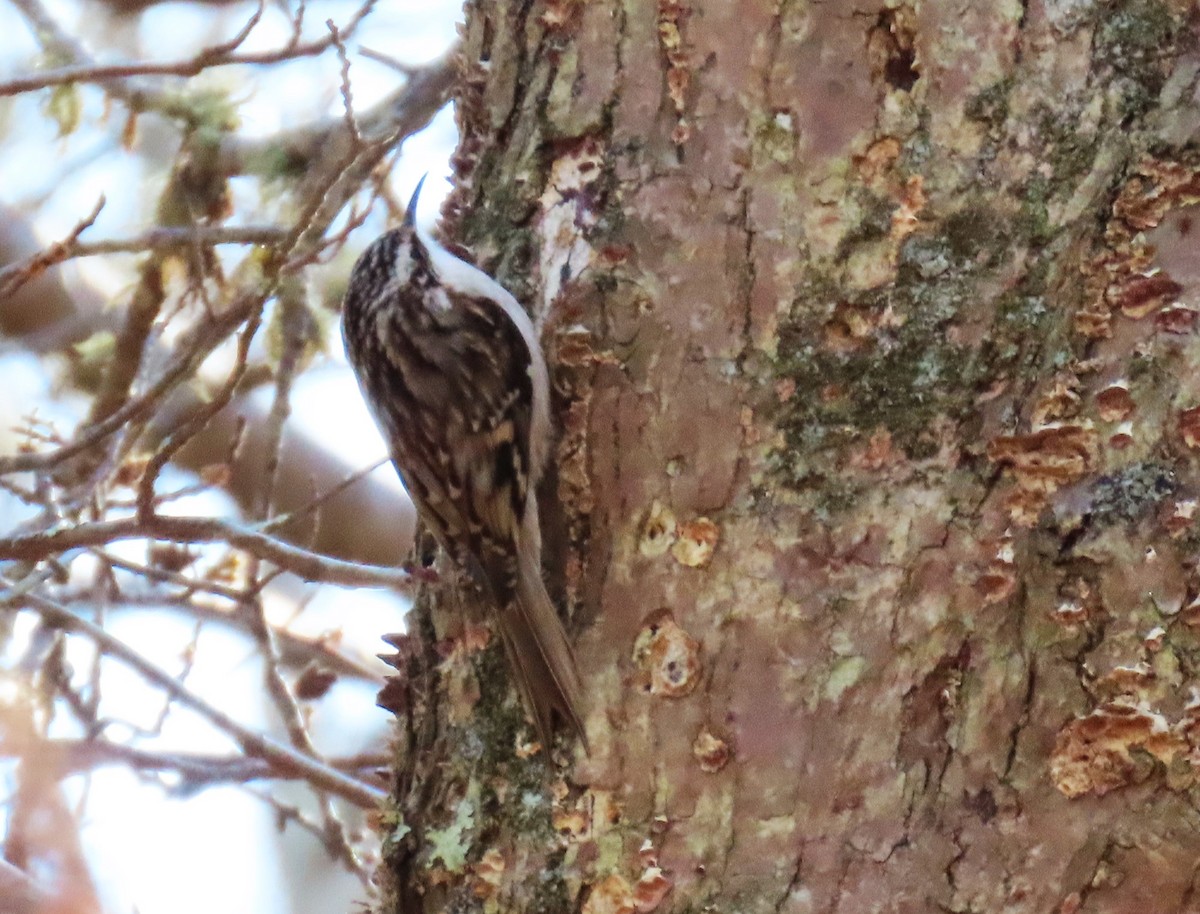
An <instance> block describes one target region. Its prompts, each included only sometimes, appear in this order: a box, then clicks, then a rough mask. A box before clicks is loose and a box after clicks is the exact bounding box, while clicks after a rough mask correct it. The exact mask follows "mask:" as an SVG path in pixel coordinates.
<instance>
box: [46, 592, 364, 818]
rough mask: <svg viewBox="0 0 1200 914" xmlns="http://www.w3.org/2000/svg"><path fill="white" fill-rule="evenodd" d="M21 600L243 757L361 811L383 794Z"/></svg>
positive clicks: (52, 609) (92, 632) (72, 618)
mask: <svg viewBox="0 0 1200 914" xmlns="http://www.w3.org/2000/svg"><path fill="white" fill-rule="evenodd" d="M23 602H24V604H25V605H26V606H28V607H30V608H31V609H33V610H34V611H35V612H37V613H38V614H39V615H40V616H41V617H42V618H43V619H44V620H45V621H46V622H47V623H48V624H50V625H52V626H54V627H55V628H58V629H61V630H62V631H65V632H71V633H74V634H77V635H82V636H84V637H86V638H88V639H89V640H91V641H92V642H93V643H94V644H95V645H96V647H97V648H99V649H100V650H101V651H102V652H103V653H105V654H107V655H108V656H110V657H113V658H115V659H117V660H120V661H121V662H122V663H124V664H126V665H127V666H129V667H130V668H131V669H133V670H135V671H136V672H137V673H138V674H139V675H141V676H142V678H144V679H145V680H147V681H148V682H150V683H152V684H153V685H155V686H157V687H158V688H160V689H163V690H164V691H165V692H166V693H167V694H168V695H170V696H171V698H172V699H173V700H174V701H175V702H177V703H178V704H180V705H182V706H184V707H186V708H189V709H191V710H192V711H195V712H196V713H198V714H199V715H201V716H202V717H203V718H205V719H206V720H207V721H209V722H210V723H211V724H213V725H214V726H215V727H217V728H218V729H220V730H222V731H224V732H225V733H227V734H229V735H230V736H231V737H232V738H233V739H235V740H236V741H237V743H238V745H240V746H241V747H242V749H243V750H245V751H246V752H247V753H249V754H250V755H252V756H255V757H257V758H261V759H263V760H265V761H267V762H268V763H270V764H271V765H273V766H275V768H276V770H277V771H279V772H281V773H288V772H290V773H291V774H292V776H299V777H302V778H304V780H306V781H308V782H309V783H310V784H311V785H312V786H313V787H316V788H318V789H320V790H325V791H328V792H329V793H332V794H334V795H336V796H340V797H342V798H343V799H345V800H348V801H349V802H351V803H354V804H355V805H357V806H361V807H363V808H364V809H373V808H375V807H376V806H378V805H379V803H380V802H381V801H382V800H383V799H384V798H385V797H386V796H387V794H386V792H385V791H383V790H380V789H379V788H377V787H374V786H372V785H370V784H367V783H365V782H363V781H360V780H357V779H355V778H352V777H349V776H348V775H346V774H344V773H342V772H340V771H337V770H336V769H334V768H332V767H330V766H329V765H327V764H325V763H323V762H319V761H317V760H316V759H313V758H309V757H308V756H305V755H304V754H302V753H299V752H296V751H295V750H294V749H291V748H289V747H287V746H285V745H283V744H282V743H279V742H276V741H275V740H273V739H271V738H270V737H269V736H264V735H263V734H261V733H256V732H255V731H253V730H251V729H250V728H248V727H245V726H243V725H242V724H239V723H238V722H237V721H235V720H234V719H233V718H232V717H230V716H229V715H228V714H226V713H225V712H223V711H220V710H219V709H217V708H215V707H213V706H212V705H211V704H209V703H208V702H207V701H205V700H204V699H203V698H201V697H200V696H199V695H197V694H196V693H195V692H193V691H191V690H190V689H188V688H186V687H185V686H182V685H180V684H179V682H177V681H176V679H175V677H174V676H172V675H171V674H170V673H168V672H166V671H165V670H163V669H161V668H159V667H157V666H155V665H153V664H152V663H150V662H149V661H147V660H146V659H145V658H144V657H143V656H142V655H141V654H139V653H138V652H137V651H135V650H133V649H132V648H131V647H129V646H128V645H127V644H125V643H124V642H123V641H121V640H120V639H118V638H116V637H114V636H113V635H111V634H109V633H108V632H107V631H105V630H104V629H103V628H101V627H100V626H98V625H96V624H95V623H93V622H89V621H88V620H86V619H84V618H82V617H80V616H77V615H75V614H74V613H72V612H71V611H70V610H69V609H67V608H66V607H64V606H61V605H59V604H58V603H55V602H54V601H53V600H49V599H47V598H45V597H42V596H38V595H36V594H28V595H26V597H25V598H24V600H23Z"/></svg>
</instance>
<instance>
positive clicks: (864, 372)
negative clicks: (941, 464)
mask: <svg viewBox="0 0 1200 914" xmlns="http://www.w3.org/2000/svg"><path fill="white" fill-rule="evenodd" d="M1028 231H1029V228H1028V226H1026V225H1024V224H1023V223H1022V222H1021V220H1020V219H1017V218H1006V217H1005V216H1004V215H1003V214H1000V213H997V212H995V211H993V210H991V209H989V208H988V207H986V206H984V205H983V204H982V203H981V202H980V201H973V202H968V203H967V204H966V205H965V206H963V207H962V208H961V209H960V210H959V211H958V212H957V213H955V214H953V215H951V216H950V217H948V218H947V219H946V221H945V223H944V225H943V227H942V229H941V231H939V232H937V233H936V234H914V235H912V236H911V237H909V238H908V239H907V240H906V242H905V243H904V245H903V246H902V248H901V250H900V256H899V260H898V265H897V279H896V282H895V283H894V284H893V285H891V286H888V287H885V288H882V289H878V290H873V291H871V292H868V293H863V294H860V295H858V296H856V297H854V298H852V299H851V300H849V301H847V300H846V299H845V297H844V296H843V295H841V294H840V290H839V288H838V285H837V282H838V280H837V277H836V276H834V275H828V274H820V273H817V272H816V270H815V269H814V270H813V272H812V274H811V275H810V277H809V278H808V280H807V282H806V283H805V285H804V287H803V288H802V289H801V292H800V294H799V295H798V296H797V298H796V301H795V304H794V306H793V310H792V314H791V315H790V318H789V320H788V321H785V322H784V323H783V324H781V327H780V347H779V356H778V358H777V360H776V363H775V369H776V373H777V376H778V377H780V378H786V379H788V380H789V381H790V382H791V383H792V384H794V385H795V392H794V393H793V394H792V396H790V397H789V398H788V399H787V401H786V402H785V403H784V404H783V405H782V406H781V407H780V413H779V416H778V420H777V421H778V424H779V427H780V428H781V429H782V431H783V440H784V444H783V446H782V447H781V448H779V449H778V450H777V451H776V452H775V453H774V454H773V455H772V468H773V470H774V472H775V474H776V476H777V478H779V479H780V480H781V481H783V482H784V484H788V485H792V486H794V487H797V488H805V489H809V488H814V489H816V488H819V490H820V491H822V493H823V495H822V497H823V499H824V500H825V502H826V503H825V504H824V505H823V507H824V508H825V509H826V510H828V511H830V512H836V511H837V510H838V509H839V507H845V506H846V505H848V504H851V503H853V502H854V501H855V500H856V499H857V497H858V494H859V493H858V490H857V489H856V485H858V484H857V483H855V482H853V481H846V478H845V474H843V473H841V472H839V471H838V455H839V454H840V453H841V452H843V451H844V450H845V449H847V448H848V447H851V446H855V445H859V446H861V444H862V443H863V442H865V441H866V440H867V438H868V437H869V436H870V435H871V434H872V433H873V432H874V431H875V430H876V429H878V428H881V427H882V428H884V429H887V430H888V432H889V433H890V434H891V436H892V440H893V443H894V444H895V445H896V446H897V447H899V448H901V449H903V450H904V452H905V453H906V454H908V455H909V456H910V457H911V458H913V459H917V460H920V459H922V458H925V457H928V456H931V455H932V454H933V453H935V452H936V449H937V447H938V446H939V442H938V440H937V437H936V433H935V432H934V431H933V430H934V429H935V428H936V427H937V423H938V421H939V420H941V419H947V418H948V419H950V420H952V421H957V422H968V423H969V422H971V421H973V417H974V415H975V408H974V404H975V398H976V396H977V394H978V392H979V390H980V389H982V388H983V387H985V386H987V385H990V384H991V383H993V382H994V381H995V380H996V379H997V378H1002V377H1005V376H1009V375H1012V374H1014V373H1018V372H1022V371H1028V370H1033V369H1037V370H1041V369H1042V368H1044V367H1046V366H1049V367H1054V366H1057V365H1061V364H1063V363H1065V361H1066V360H1067V359H1068V358H1069V357H1070V356H1071V353H1072V350H1071V337H1070V334H1069V332H1068V331H1069V325H1068V322H1067V316H1066V315H1067V312H1066V310H1065V309H1062V308H1057V309H1055V308H1050V307H1049V306H1048V304H1047V301H1048V296H1049V291H1048V284H1049V274H1050V269H1049V264H1050V263H1051V260H1052V255H1051V253H1050V252H1043V253H1042V254H1041V256H1040V258H1039V259H1038V260H1036V261H1034V263H1033V264H1032V265H1031V266H1029V267H1028V268H1027V269H1026V272H1025V275H1024V278H1023V280H1022V281H1021V282H1020V283H1019V284H1018V285H1016V286H1015V287H1014V288H1012V289H1010V290H1009V291H1007V292H1005V293H1004V294H1003V295H1002V296H1001V297H1000V298H999V299H997V300H996V301H995V304H994V310H993V311H992V312H991V319H990V321H991V322H990V326H989V327H988V328H987V329H986V330H985V331H984V332H983V333H982V334H973V335H974V336H976V337H978V338H981V339H982V342H981V343H978V344H976V345H974V346H972V345H969V344H967V343H963V342H957V340H959V339H961V337H959V336H958V335H956V334H954V333H952V332H951V331H952V329H953V328H954V326H955V325H956V323H957V322H959V321H960V320H962V319H964V318H966V319H969V320H972V321H977V320H980V319H987V318H988V311H987V310H986V306H985V307H984V308H983V309H982V310H981V306H980V303H979V302H978V301H977V298H978V295H979V290H980V289H981V288H986V287H987V285H988V280H989V279H990V278H991V277H993V276H994V275H995V273H996V272H997V271H998V270H1000V269H1002V268H1005V267H1006V260H1005V258H1006V256H1008V254H1009V252H1010V251H1011V250H1012V248H1013V247H1014V245H1015V243H1016V242H1017V241H1021V242H1024V240H1025V236H1026V234H1027V233H1028ZM1043 247H1044V246H1043ZM845 307H849V308H852V309H854V310H855V311H857V312H859V313H861V314H865V315H874V316H878V315H882V314H884V313H885V312H887V313H890V314H892V315H894V317H895V320H892V321H889V322H886V323H881V324H880V326H879V327H877V328H876V329H875V330H874V331H873V332H872V333H871V334H870V335H869V336H868V338H866V339H864V340H862V341H861V342H860V345H859V346H858V347H857V348H854V349H852V350H850V351H845V350H844V349H838V348H831V347H830V346H828V345H827V344H826V342H825V341H826V337H827V335H828V325H829V322H830V321H831V320H834V321H836V319H837V314H838V313H839V309H841V308H845ZM839 479H841V480H843V482H842V483H841V484H836V485H835V484H834V483H835V481H836V480H839ZM817 484H819V486H818V485H817ZM826 495H828V498H826Z"/></svg>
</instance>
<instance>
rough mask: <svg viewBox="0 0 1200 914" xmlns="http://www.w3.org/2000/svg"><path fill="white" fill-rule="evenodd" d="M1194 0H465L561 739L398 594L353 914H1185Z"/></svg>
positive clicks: (1194, 584) (472, 144) (430, 616)
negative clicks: (539, 363) (534, 363)
mask: <svg viewBox="0 0 1200 914" xmlns="http://www.w3.org/2000/svg"><path fill="white" fill-rule="evenodd" d="M1196 28H1197V20H1196V15H1195V11H1194V9H1193V6H1192V4H1190V3H1183V2H1161V0H1116V2H1108V3H1092V2H1088V0H1083V2H1077V3H1067V2H1050V0H1029V2H1028V3H1024V4H1023V3H1018V2H994V0H987V2H983V0H980V2H967V3H962V4H950V3H945V2H929V0H926V2H913V3H903V2H901V3H886V4H885V3H877V4H876V5H870V4H856V3H852V2H844V0H832V2H827V3H804V2H781V3H756V2H743V3H728V2H722V0H697V2H692V3H686V4H685V3H681V2H674V0H659V2H658V3H657V4H624V5H621V4H615V3H611V2H590V3H582V4H579V3H571V2H568V0H558V2H553V0H551V2H544V3H534V4H530V3H521V2H515V0H514V2H504V0H477V2H471V3H468V4H467V24H466V29H465V36H464V50H463V59H464V72H463V76H462V81H461V88H460V94H459V100H458V105H459V107H458V111H459V118H460V123H461V127H462V134H463V142H462V147H461V148H460V152H459V156H458V160H457V163H456V164H457V169H458V189H457V190H456V192H455V194H454V196H453V197H452V199H451V201H450V205H449V207H448V212H447V217H448V218H447V220H446V223H445V230H446V232H447V234H448V235H449V236H450V237H451V238H452V239H454V240H457V241H460V242H462V243H463V244H464V245H465V246H466V247H467V248H468V249H469V250H470V251H471V253H472V255H473V256H474V258H475V259H476V260H477V261H478V262H479V263H481V264H482V265H483V266H484V267H485V268H488V269H489V270H491V271H492V272H494V273H495V275H497V277H498V278H499V279H500V280H501V281H502V282H504V283H505V284H506V285H508V287H509V288H510V289H512V290H513V291H514V293H515V294H517V296H518V298H521V299H522V301H523V302H525V303H526V304H527V305H528V306H529V307H530V309H531V310H532V312H533V313H534V314H535V315H536V316H537V317H538V318H539V319H540V320H542V321H543V322H544V333H543V337H544V342H545V344H546V348H547V351H548V353H549V354H550V357H551V361H552V362H553V364H554V365H555V366H556V380H557V384H558V391H559V394H560V403H559V420H560V425H561V429H562V438H561V441H560V443H559V450H558V458H559V459H558V461H557V467H558V474H557V479H556V480H555V486H554V489H555V491H553V492H550V493H547V496H546V498H545V501H547V502H548V503H550V504H549V507H548V508H547V513H548V514H550V515H551V519H552V520H554V521H555V523H556V526H555V527H554V529H555V530H556V531H557V535H556V536H555V537H548V538H549V539H553V540H554V541H555V549H553V550H552V552H553V554H552V556H551V557H550V559H549V560H548V566H549V567H548V574H549V575H550V577H551V580H552V581H553V582H554V590H556V591H557V594H558V596H559V597H560V599H561V602H562V605H563V606H564V608H565V609H566V614H567V615H569V617H570V619H571V626H572V628H573V630H574V631H575V632H576V633H577V636H578V638H577V651H578V656H579V663H580V667H581V670H582V674H583V678H584V681H585V683H586V688H587V694H588V699H589V706H588V707H587V708H586V724H587V731H588V736H589V740H590V752H588V753H585V751H584V750H583V748H582V747H573V748H571V747H568V746H567V744H566V741H565V740H564V741H562V742H560V743H559V745H558V746H557V748H556V749H555V751H554V752H552V753H550V759H549V760H547V755H546V753H545V752H541V753H532V752H531V751H530V747H529V746H527V745H526V743H525V742H524V741H525V740H529V739H531V737H530V735H529V733H530V731H529V728H528V725H527V724H526V723H524V722H523V720H522V715H521V712H520V708H519V705H518V704H517V703H516V701H515V698H514V696H512V695H511V694H508V691H509V690H506V689H503V688H501V686H502V685H503V684H504V683H505V682H506V679H505V675H506V674H505V673H504V671H503V664H502V662H501V659H500V651H499V648H498V646H496V645H495V644H490V645H488V646H486V647H484V646H483V644H484V641H485V639H484V638H483V637H482V636H481V635H480V633H479V631H478V630H477V628H476V627H474V626H472V625H469V624H463V623H462V622H461V621H460V620H461V618H462V614H461V613H460V612H459V611H458V607H457V604H456V605H455V606H449V605H447V604H448V603H449V602H450V601H451V597H450V596H448V595H447V591H446V589H445V588H443V589H440V590H437V591H435V592H434V593H431V594H429V595H426V598H424V599H422V600H421V601H420V603H419V607H418V609H417V610H416V613H415V616H414V626H413V630H412V634H411V635H410V637H409V639H408V640H406V641H404V642H402V643H401V644H400V648H401V650H400V652H399V655H398V658H397V661H396V662H397V665H398V666H399V667H400V668H401V669H402V675H401V677H398V679H397V680H396V682H395V683H394V684H393V687H392V698H393V700H394V704H396V706H397V707H401V708H402V709H403V710H404V713H403V714H402V720H403V725H402V732H403V734H404V738H402V739H401V741H400V744H401V751H400V754H399V756H398V767H399V777H398V782H397V783H398V786H397V789H396V794H395V800H396V808H395V809H394V810H392V811H391V812H390V813H389V816H388V818H387V821H388V823H389V825H390V826H391V833H390V834H389V836H388V838H387V842H386V847H387V848H388V850H389V857H388V864H389V871H390V886H391V889H392V894H391V896H390V898H389V901H388V902H387V904H388V906H389V908H390V909H394V910H398V911H406V912H412V911H448V910H453V911H473V910H486V911H505V910H520V911H525V912H531V911H547V912H550V911H553V912H560V911H563V912H565V911H575V910H582V911H584V912H587V914H602V912H632V911H634V910H637V911H641V912H646V911H653V910H660V911H680V912H682V911H700V910H705V911H738V912H766V911H773V912H785V914H799V912H807V911H829V910H835V909H836V910H845V911H867V910H871V911H897V912H900V911H929V910H948V911H999V910H1004V911H1013V912H1018V911H1019V912H1024V911H1029V912H1035V911H1036V912H1044V911H1049V910H1055V911H1063V912H1074V911H1081V910H1086V911H1111V912H1123V911H1132V910H1150V909H1154V910H1161V911H1167V910H1180V911H1182V910H1193V909H1194V907H1195V906H1196V905H1197V904H1200V902H1198V901H1197V900H1196V897H1195V896H1196V891H1195V889H1196V882H1197V864H1196V860H1197V858H1198V855H1200V816H1198V815H1197V813H1196V809H1195V804H1194V789H1195V785H1196V771H1197V766H1198V765H1200V727H1197V724H1198V723H1200V701H1198V700H1197V699H1196V698H1194V695H1195V694H1197V693H1196V692H1195V691H1194V690H1195V687H1196V686H1197V685H1198V684H1200V682H1198V680H1197V662H1198V661H1197V658H1198V657H1200V641H1198V640H1197V635H1196V633H1195V632H1196V625H1197V624H1200V598H1198V597H1197V594H1198V593H1200V576H1198V575H1197V568H1196V564H1197V561H1196V559H1197V546H1198V545H1200V535H1198V531H1197V527H1196V516H1195V514H1196V507H1197V504H1198V501H1197V499H1198V498H1200V496H1198V494H1197V492H1198V491H1200V474H1198V472H1197V469H1198V459H1197V458H1198V457H1200V407H1198V406H1197V403H1200V381H1197V377H1198V375H1197V373H1196V368H1195V366H1196V364H1197V362H1198V361H1200V344H1198V342H1197V337H1196V333H1195V329H1196V328H1195V321H1196V311H1195V306H1196V305H1197V300H1198V298H1200V289H1198V286H1197V280H1198V279H1200V259H1198V258H1197V255H1196V243H1195V234H1194V224H1193V223H1194V219H1195V218H1196V216H1197V214H1200V209H1197V207H1198V206H1200V152H1198V150H1197V148H1196V142H1195V138H1196V131H1197V127H1198V126H1200V109H1198V106H1197V104H1196V77H1197V73H1198V71H1200V55H1198V53H1197V47H1196V40H1195V39H1196Z"/></svg>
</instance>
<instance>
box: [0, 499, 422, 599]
mask: <svg viewBox="0 0 1200 914" xmlns="http://www.w3.org/2000/svg"><path fill="white" fill-rule="evenodd" d="M130 539H153V540H165V541H167V542H172V543H228V544H229V545H230V546H232V547H234V548H236V549H242V550H244V551H245V552H248V553H250V554H251V555H254V556H257V557H258V558H260V559H263V560H265V561H268V562H274V563H275V564H276V565H278V566H279V567H280V568H283V569H284V570H285V571H289V572H291V573H292V574H294V575H296V576H297V577H299V578H301V579H303V580H305V581H323V582H325V583H329V584H344V585H359V586H364V585H365V586H370V587H388V588H391V589H393V590H397V591H401V592H407V591H408V590H409V589H410V588H411V586H412V583H413V578H412V576H411V575H409V574H408V573H407V572H404V571H399V570H397V569H394V568H381V567H380V566H378V565H359V564H356V563H354V562H343V561H341V560H340V559H334V558H330V557H329V556H325V555H319V554H317V553H315V552H310V551H308V550H307V549H300V548H298V547H296V546H292V545H290V544H289V543H285V542H283V541H282V540H278V539H276V538H274V537H272V536H268V535H267V534H265V533H262V532H260V531H258V530H254V529H252V528H249V527H243V526H240V525H237V524H233V523H230V522H228V521H223V520H218V519H216V518H210V517H168V516H161V515H160V516H155V517H152V518H150V519H149V520H139V519H138V518H136V517H127V518H121V519H119V520H107V521H96V522H94V523H84V524H78V525H76V526H72V527H64V528H58V529H54V530H47V531H40V532H37V533H29V534H25V535H24V536H12V537H5V538H0V560H4V559H14V560H17V561H27V562H28V561H41V560H43V559H46V558H50V557H51V556H55V555H59V554H61V553H63V552H68V551H70V550H72V549H84V548H98V547H103V546H107V545H109V544H111V543H115V542H118V541H120V540H130ZM4 600H5V592H3V591H0V603H3V601H4Z"/></svg>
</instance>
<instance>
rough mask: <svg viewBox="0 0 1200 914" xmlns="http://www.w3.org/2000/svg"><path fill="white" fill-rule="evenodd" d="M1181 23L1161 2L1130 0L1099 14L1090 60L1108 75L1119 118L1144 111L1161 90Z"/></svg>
mask: <svg viewBox="0 0 1200 914" xmlns="http://www.w3.org/2000/svg"><path fill="white" fill-rule="evenodd" d="M1181 24H1182V23H1181V21H1177V20H1176V19H1175V18H1174V17H1173V16H1172V15H1171V11H1170V9H1169V8H1168V6H1167V4H1166V3H1163V2H1161V0H1129V2H1126V3H1122V4H1119V5H1117V6H1116V7H1115V8H1111V9H1107V10H1104V11H1103V12H1102V13H1101V14H1100V17H1099V19H1098V21H1097V22H1096V31H1095V36H1094V38H1093V41H1092V51H1093V57H1094V59H1095V60H1096V61H1097V62H1098V63H1100V64H1107V65H1108V67H1110V68H1111V69H1112V71H1113V78H1112V80H1111V82H1112V84H1113V85H1114V87H1116V88H1117V89H1119V91H1120V93H1121V102H1120V104H1121V109H1120V110H1119V111H1118V112H1117V114H1118V116H1119V117H1121V118H1122V119H1124V118H1129V117H1133V116H1136V115H1138V114H1141V113H1143V112H1144V111H1146V110H1147V109H1148V108H1149V107H1150V105H1151V104H1153V101H1154V99H1156V98H1157V97H1158V94H1159V92H1161V91H1162V87H1163V84H1164V82H1165V81H1166V78H1167V73H1168V67H1167V66H1166V62H1167V61H1169V60H1171V59H1172V58H1173V57H1174V45H1175V43H1176V40H1177V35H1178V34H1179V30H1180V27H1181Z"/></svg>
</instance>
